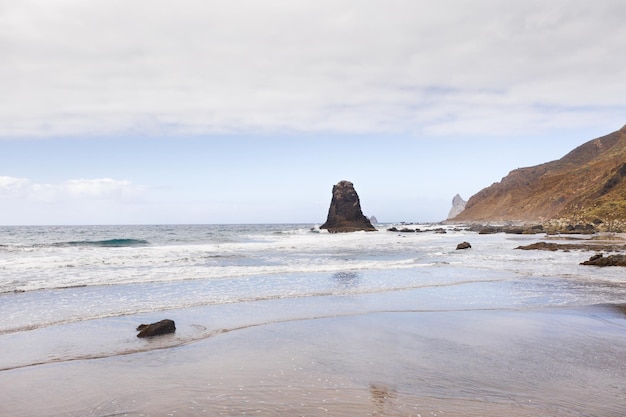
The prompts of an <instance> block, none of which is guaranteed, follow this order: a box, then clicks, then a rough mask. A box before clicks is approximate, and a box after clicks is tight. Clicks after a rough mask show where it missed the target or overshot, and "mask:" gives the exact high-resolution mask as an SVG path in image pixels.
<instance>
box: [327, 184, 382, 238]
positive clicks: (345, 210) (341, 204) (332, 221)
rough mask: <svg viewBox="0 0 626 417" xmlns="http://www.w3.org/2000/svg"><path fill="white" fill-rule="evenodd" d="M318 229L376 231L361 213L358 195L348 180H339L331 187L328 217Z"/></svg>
mask: <svg viewBox="0 0 626 417" xmlns="http://www.w3.org/2000/svg"><path fill="white" fill-rule="evenodd" d="M320 229H327V230H328V231H329V232H330V233H343V232H356V231H360V230H364V231H367V232H373V231H376V228H375V227H374V226H372V223H371V222H370V221H369V219H368V218H367V217H365V216H364V215H363V212H362V211H361V202H360V200H359V196H358V194H357V193H356V191H355V190H354V186H353V185H352V183H351V182H350V181H340V182H339V183H338V184H337V185H335V186H334V187H333V197H332V200H331V202H330V208H329V209H328V217H327V219H326V223H324V224H323V225H321V226H320Z"/></svg>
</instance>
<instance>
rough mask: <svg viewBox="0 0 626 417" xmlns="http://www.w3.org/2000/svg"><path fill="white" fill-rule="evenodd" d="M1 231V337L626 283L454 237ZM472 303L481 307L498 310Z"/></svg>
mask: <svg viewBox="0 0 626 417" xmlns="http://www.w3.org/2000/svg"><path fill="white" fill-rule="evenodd" d="M421 228H422V229H427V228H428V227H424V226H422V227H421ZM2 231H3V232H4V236H8V237H7V239H6V240H5V241H4V242H2V241H0V244H2V245H3V246H2V248H1V249H0V297H2V303H0V314H1V315H2V317H4V318H6V319H7V320H5V321H4V324H2V325H0V332H7V331H9V332H11V331H18V330H20V329H24V328H28V327H41V326H46V325H50V324H54V323H64V322H72V321H79V320H86V319H92V318H99V317H108V316H117V315H125V314H134V313H137V312H146V311H156V310H164V309H175V308H186V307H189V306H196V305H210V304H223V303H237V302H241V301H246V300H258V299H279V298H290V297H291V298H294V297H310V296H317V295H341V294H366V293H376V292H385V291H398V290H403V289H411V288H427V287H437V286H442V285H445V286H453V285H466V284H467V283H472V282H484V281H499V280H505V281H506V280H514V279H526V280H531V279H540V278H542V277H547V278H551V279H556V281H550V282H551V285H552V286H554V282H559V283H561V284H559V285H562V283H563V282H569V283H571V284H572V285H571V286H570V287H568V288H566V289H565V291H564V295H563V296H554V294H553V292H554V291H553V290H554V288H553V287H550V288H549V289H548V290H546V289H545V287H542V285H546V284H545V282H543V281H542V284H541V285H539V284H537V283H538V282H539V281H532V283H533V285H534V286H532V285H531V286H530V289H529V288H524V289H519V288H518V289H516V291H520V294H522V295H521V296H520V297H521V298H520V299H524V300H526V301H528V300H534V302H548V301H549V302H551V303H560V304H567V303H577V302H582V303H585V302H586V301H580V300H581V297H582V296H581V294H583V293H582V292H577V291H574V293H573V295H572V294H571V292H572V288H574V287H575V286H585V285H591V284H593V285H591V286H592V287H593V288H594V291H589V290H587V291H586V292H585V293H584V294H587V295H585V297H588V298H589V299H592V300H593V301H594V302H607V301H611V300H613V299H615V298H617V297H620V296H622V293H621V292H619V291H617V290H615V289H614V288H613V289H611V288H610V287H603V285H605V284H606V285H609V286H610V285H613V286H615V285H617V284H624V283H625V282H626V278H625V277H624V274H623V271H622V270H621V269H598V268H589V267H583V266H580V265H579V263H580V262H581V261H582V260H584V259H586V258H588V257H589V254H588V253H584V252H578V251H572V252H569V253H567V252H542V251H520V250H515V249H514V248H515V247H516V246H518V245H521V244H524V243H528V242H531V241H537V240H538V237H536V236H507V235H503V234H497V235H477V234H475V233H471V232H467V231H457V230H453V229H452V228H448V233H446V234H441V233H433V232H423V233H394V232H388V231H386V230H384V229H381V230H380V231H378V232H370V233H366V232H362V233H347V234H329V233H314V232H311V230H310V226H308V225H293V226H285V225H269V226H258V225H241V226H130V227H122V226H116V227H113V226H111V227H92V228H88V227H81V228H72V227H67V228H62V227H61V228H3V230H2ZM461 241H470V242H471V243H472V249H470V250H461V251H458V250H455V249H456V245H457V243H460V242H461ZM111 242H115V245H111ZM564 280H565V281H564ZM528 282H531V281H528ZM589 283H591V284H589ZM594 285H595V286H594ZM607 288H608V289H607ZM568 291H569V292H568ZM544 292H549V294H548V295H545V294H544ZM622 292H623V291H622ZM471 297H474V298H475V300H474V301H475V302H476V303H477V304H480V303H482V304H485V305H488V304H489V303H490V302H491V301H489V300H488V299H486V298H485V297H483V296H482V295H479V294H472V295H471ZM545 297H548V298H549V300H547V301H545V300H544V301H542V300H543V299H544V298H545Z"/></svg>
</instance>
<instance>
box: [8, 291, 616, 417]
mask: <svg viewBox="0 0 626 417" xmlns="http://www.w3.org/2000/svg"><path fill="white" fill-rule="evenodd" d="M416 292H418V290H411V291H408V292H404V293H402V294H397V293H393V294H386V295H380V294H377V295H375V296H365V297H363V296H357V297H355V298H354V299H352V300H336V301H339V303H342V302H345V303H348V304H350V303H352V304H353V305H357V306H360V308H363V312H362V313H354V312H348V311H347V309H346V311H345V312H344V314H339V313H338V310H335V314H330V315H326V316H323V315H320V317H318V318H303V319H292V320H286V321H280V320H276V321H272V320H263V323H261V324H254V325H248V326H241V327H232V328H231V329H230V330H224V331H219V332H215V333H213V334H212V335H211V336H210V337H206V338H204V339H202V340H198V341H196V342H192V343H187V344H182V345H178V347H176V348H169V349H167V348H166V349H159V348H160V347H166V346H168V344H169V343H174V342H175V341H176V339H177V338H179V337H181V336H180V335H179V334H175V335H168V336H164V337H162V338H156V339H152V340H141V341H139V343H142V344H153V345H154V346H152V348H151V350H149V351H145V352H141V353H136V354H129V355H122V356H119V355H116V356H110V357H105V358H102V359H93V360H75V361H66V362H62V363H51V364H47V365H41V366H34V367H26V368H18V369H14V370H11V371H4V372H2V373H0V383H1V384H2V386H3V390H2V393H0V399H1V400H2V401H0V414H1V415H12V416H34V415H47V416H114V415H115V416H162V415H171V416H195V415H226V416H234V415H259V416H278V415H280V416H293V415H306V416H324V415H333V416H354V415H359V416H367V415H370V416H383V415H384V416H418V415H420V416H435V415H437V416H445V415H448V416H615V417H617V416H622V415H624V414H623V413H624V410H626V363H624V361H623V358H624V357H626V356H625V355H626V314H625V313H624V311H623V310H622V309H620V308H617V307H614V306H595V307H587V308H579V309H573V308H553V309H540V310H518V309H515V308H511V309H493V310H492V309H486V310H463V311H459V310H442V311H436V310H431V311H428V310H408V309H407V307H409V305H410V304H411V300H412V299H419V298H420V296H419V294H416ZM394 300H395V303H396V305H397V309H394V310H393V311H383V310H382V309H381V310H379V311H378V312H374V310H377V309H379V308H380V307H382V306H384V305H389V304H390V303H392V302H394ZM329 301H330V300H328V299H327V298H326V297H323V298H321V299H317V300H315V299H308V300H305V301H304V302H303V303H301V304H303V305H302V306H301V307H302V309H303V310H309V312H311V313H313V312H317V313H319V312H321V311H323V310H326V309H328V310H332V309H333V306H332V305H331V304H332V301H331V302H329ZM255 304H256V303H250V304H249V305H248V306H247V307H245V308H243V310H246V309H247V310H248V311H247V313H248V314H251V313H258V314H260V315H265V318H266V319H267V318H269V316H271V315H272V314H274V315H276V317H277V318H278V317H279V316H280V313H279V311H280V310H282V309H285V308H295V307H296V306H295V305H294V304H293V303H291V302H287V303H284V302H281V301H270V302H260V304H263V305H255ZM239 308H241V306H239ZM366 309H369V310H371V311H372V312H370V313H366V312H364V311H365V310H366ZM241 312H243V311H241ZM188 313H189V314H188V315H186V313H180V316H179V320H184V319H185V318H186V319H187V320H189V321H194V320H197V319H198V317H199V316H201V315H203V314H210V313H213V314H214V316H213V319H214V320H215V321H221V320H227V319H226V318H225V317H220V316H219V315H218V314H215V313H216V311H215V310H213V311H201V310H198V311H196V312H188ZM229 313H233V315H234V316H236V315H237V314H236V313H237V312H236V311H230V312H229ZM237 320H241V317H239V318H236V317H233V320H232V322H231V325H232V326H235V324H236V322H237ZM174 344H176V343H174ZM33 398H36V399H37V401H33Z"/></svg>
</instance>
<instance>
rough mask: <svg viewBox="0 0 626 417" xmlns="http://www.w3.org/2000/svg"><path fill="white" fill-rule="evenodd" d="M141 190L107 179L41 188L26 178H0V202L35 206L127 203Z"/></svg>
mask: <svg viewBox="0 0 626 417" xmlns="http://www.w3.org/2000/svg"><path fill="white" fill-rule="evenodd" d="M142 193H143V189H142V187H141V186H137V185H134V184H132V183H131V182H129V181H125V180H122V181H120V180H113V179H110V178H97V179H77V180H68V181H65V182H62V183H58V184H40V183H36V182H33V181H31V180H30V179H27V178H14V177H7V176H4V177H0V198H4V199H17V200H29V201H38V202H67V201H68V200H75V201H76V200H78V201H80V200H82V201H100V200H112V201H129V200H133V199H136V198H138V197H140V196H141V194H142Z"/></svg>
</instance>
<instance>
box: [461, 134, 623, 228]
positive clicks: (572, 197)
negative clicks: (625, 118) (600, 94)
mask: <svg viewBox="0 0 626 417" xmlns="http://www.w3.org/2000/svg"><path fill="white" fill-rule="evenodd" d="M625 178H626V126H624V127H623V128H622V129H620V130H618V131H616V132H613V133H611V134H609V135H606V136H603V137H600V138H597V139H593V140H591V141H589V142H586V143H584V144H583V145H581V146H579V147H577V148H576V149H574V150H573V151H571V152H570V153H568V154H567V155H565V156H564V157H563V158H561V159H559V160H556V161H552V162H547V163H545V164H541V165H537V166H534V167H528V168H520V169H516V170H514V171H511V172H510V173H509V174H508V175H507V176H506V177H504V178H502V180H501V181H500V182H496V183H494V184H492V185H491V186H489V187H487V188H484V189H483V190H481V191H480V192H478V193H477V194H475V195H473V196H472V197H471V198H470V199H469V200H468V202H467V204H466V206H465V210H463V211H462V212H461V213H459V214H458V215H457V216H455V217H454V219H453V220H454V221H477V222H478V221H480V222H485V221H487V222H497V221H523V222H541V221H546V220H550V219H564V218H565V219H572V220H576V221H588V222H592V221H594V220H595V221H596V222H597V221H599V220H601V221H603V222H613V221H623V220H625V219H626V181H625Z"/></svg>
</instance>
